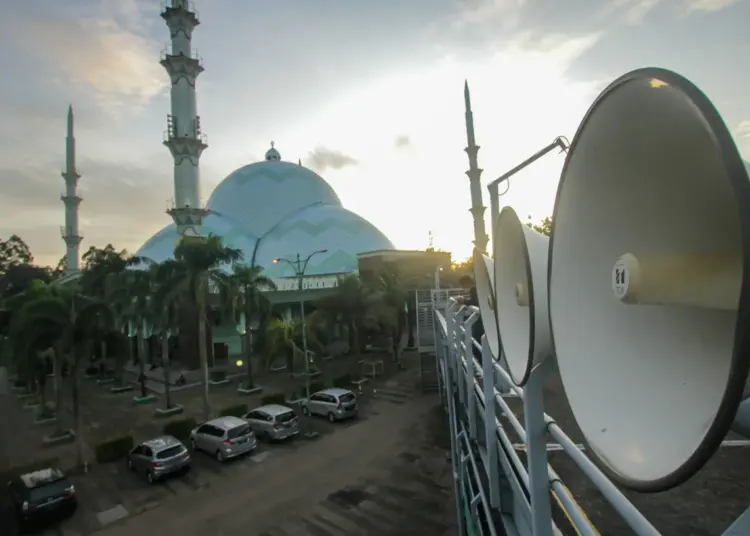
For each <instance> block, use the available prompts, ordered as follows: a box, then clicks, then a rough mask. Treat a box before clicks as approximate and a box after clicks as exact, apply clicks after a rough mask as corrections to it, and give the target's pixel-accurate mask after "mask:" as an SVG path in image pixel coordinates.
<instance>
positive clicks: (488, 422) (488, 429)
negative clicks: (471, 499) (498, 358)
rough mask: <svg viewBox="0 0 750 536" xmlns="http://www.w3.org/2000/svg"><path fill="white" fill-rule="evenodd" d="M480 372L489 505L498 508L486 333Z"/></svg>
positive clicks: (492, 392) (491, 369)
mask: <svg viewBox="0 0 750 536" xmlns="http://www.w3.org/2000/svg"><path fill="white" fill-rule="evenodd" d="M482 374H483V376H484V381H483V382H482V383H483V386H482V388H483V390H484V437H485V444H486V447H487V462H488V463H487V473H488V475H489V482H490V506H492V508H500V481H499V479H498V475H499V474H500V462H499V458H498V455H499V454H498V450H497V435H496V434H497V431H496V428H495V427H496V424H495V418H496V417H495V382H494V381H492V379H494V377H495V367H494V366H493V359H492V352H490V345H489V344H487V335H482Z"/></svg>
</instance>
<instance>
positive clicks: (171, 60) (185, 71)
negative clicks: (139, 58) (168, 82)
mask: <svg viewBox="0 0 750 536" xmlns="http://www.w3.org/2000/svg"><path fill="white" fill-rule="evenodd" d="M159 63H160V64H161V65H162V67H164V68H165V69H166V70H167V72H168V73H169V75H170V77H171V78H172V83H173V84H175V83H176V82H177V80H178V79H179V78H181V77H189V78H191V79H192V80H195V78H196V77H197V76H198V75H199V74H200V73H202V72H203V71H204V70H205V69H204V68H203V58H202V57H201V56H200V55H199V54H198V52H197V51H195V52H189V53H188V54H187V55H186V54H184V53H183V52H178V53H176V54H175V53H174V51H173V50H172V46H171V45H167V46H166V47H165V48H164V49H162V51H161V54H160V55H159Z"/></svg>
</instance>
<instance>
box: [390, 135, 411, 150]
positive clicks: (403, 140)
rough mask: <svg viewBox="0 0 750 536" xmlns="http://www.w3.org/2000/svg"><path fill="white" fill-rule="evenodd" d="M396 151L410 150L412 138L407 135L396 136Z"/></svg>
mask: <svg viewBox="0 0 750 536" xmlns="http://www.w3.org/2000/svg"><path fill="white" fill-rule="evenodd" d="M393 144H394V145H395V146H396V149H408V148H409V147H411V138H410V137H409V136H408V135H407V134H401V135H400V136H396V140H395V141H394V142H393Z"/></svg>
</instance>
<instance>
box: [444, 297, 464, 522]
mask: <svg viewBox="0 0 750 536" xmlns="http://www.w3.org/2000/svg"><path fill="white" fill-rule="evenodd" d="M448 311H449V312H448V314H449V315H450V316H453V314H452V312H450V308H449V309H448ZM452 351H453V350H452V349H451V348H450V347H449V348H448V354H447V355H446V358H447V359H451V358H452V357H451V352H452ZM445 375H446V378H445V383H446V397H447V401H448V428H449V434H450V437H451V470H452V472H453V496H454V498H455V502H456V517H457V521H458V535H459V536H466V529H465V526H464V521H463V509H462V508H461V495H460V491H461V488H460V485H461V482H460V480H459V478H460V473H459V470H460V469H459V467H460V466H459V464H460V462H461V452H460V450H459V447H458V435H457V434H458V431H457V430H456V407H455V405H456V403H455V401H456V398H455V394H454V390H453V382H454V379H455V376H454V372H453V370H452V368H451V366H450V365H448V366H446V367H445Z"/></svg>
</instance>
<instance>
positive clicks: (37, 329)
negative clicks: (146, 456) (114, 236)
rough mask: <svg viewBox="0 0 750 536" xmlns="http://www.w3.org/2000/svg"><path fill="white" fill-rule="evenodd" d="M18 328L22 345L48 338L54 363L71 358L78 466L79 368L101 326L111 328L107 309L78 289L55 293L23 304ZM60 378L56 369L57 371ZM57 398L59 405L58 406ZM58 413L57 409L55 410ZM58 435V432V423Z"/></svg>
mask: <svg viewBox="0 0 750 536" xmlns="http://www.w3.org/2000/svg"><path fill="white" fill-rule="evenodd" d="M19 318H20V320H19V326H20V329H21V331H22V338H23V340H25V341H28V342H30V341H34V340H37V341H38V340H39V338H40V337H41V338H49V340H51V341H54V348H55V352H56V355H57V357H56V360H57V361H58V362H59V361H60V357H59V356H60V355H61V353H62V352H64V351H67V352H68V353H69V355H70V358H71V359H70V367H69V368H70V378H71V382H72V398H73V400H72V403H73V421H74V428H75V432H76V439H77V444H78V463H79V464H81V465H82V464H83V443H82V436H81V434H82V429H81V428H82V426H81V411H80V390H79V366H80V363H81V361H82V360H83V359H85V357H87V356H88V355H89V354H90V351H91V346H92V343H93V340H94V333H95V332H96V331H97V330H98V329H100V327H101V326H102V325H107V324H109V325H111V320H112V317H111V312H110V309H109V308H108V307H107V306H106V305H105V304H104V303H103V302H101V301H98V300H94V299H92V298H89V297H88V296H85V295H83V294H82V293H80V292H79V291H78V290H77V289H55V290H54V291H50V293H49V294H47V295H46V296H40V297H39V298H37V299H33V300H31V301H29V302H27V303H25V304H24V306H23V307H22V309H21V311H19ZM56 373H57V374H59V368H58V369H57V371H56ZM59 398H60V397H59V395H58V402H59ZM57 408H58V411H59V408H60V405H58V406H57ZM58 432H61V430H60V428H59V421H58Z"/></svg>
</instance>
